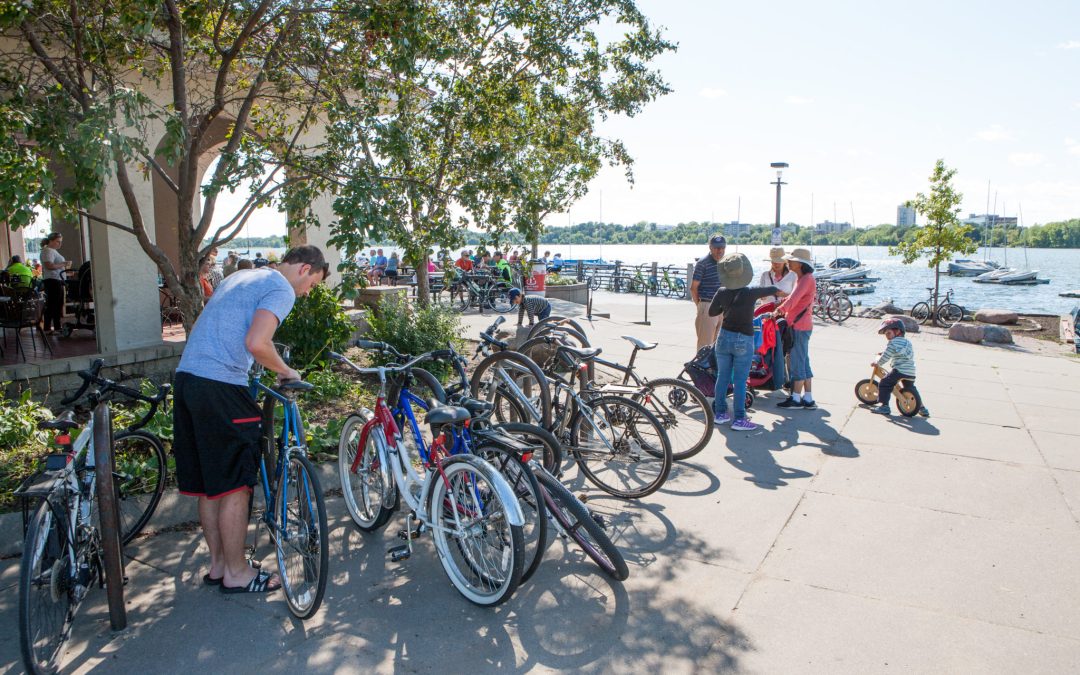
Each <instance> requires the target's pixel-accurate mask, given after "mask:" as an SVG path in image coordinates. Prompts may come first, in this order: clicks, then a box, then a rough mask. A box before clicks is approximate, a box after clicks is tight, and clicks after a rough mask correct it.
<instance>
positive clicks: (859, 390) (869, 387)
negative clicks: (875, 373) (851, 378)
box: [855, 380, 878, 405]
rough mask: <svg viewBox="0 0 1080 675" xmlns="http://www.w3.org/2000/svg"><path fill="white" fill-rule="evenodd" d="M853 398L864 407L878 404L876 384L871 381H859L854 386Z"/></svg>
mask: <svg viewBox="0 0 1080 675" xmlns="http://www.w3.org/2000/svg"><path fill="white" fill-rule="evenodd" d="M855 398H857V399H859V400H860V401H862V402H863V403H865V404H866V405H873V404H875V403H877V402H878V386H877V382H874V381H873V380H859V381H858V382H857V383H856V384H855Z"/></svg>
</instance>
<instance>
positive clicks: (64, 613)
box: [14, 359, 169, 673]
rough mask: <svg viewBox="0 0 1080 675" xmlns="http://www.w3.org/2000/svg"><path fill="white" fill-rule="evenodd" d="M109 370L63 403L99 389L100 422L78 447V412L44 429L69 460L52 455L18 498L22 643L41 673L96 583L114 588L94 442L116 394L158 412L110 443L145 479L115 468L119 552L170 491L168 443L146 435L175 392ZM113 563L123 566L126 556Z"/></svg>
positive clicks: (95, 396) (88, 375)
mask: <svg viewBox="0 0 1080 675" xmlns="http://www.w3.org/2000/svg"><path fill="white" fill-rule="evenodd" d="M103 363H104V362H103V361H102V360H101V359H98V360H96V361H95V362H94V364H93V365H92V366H91V368H90V369H89V370H85V371H79V373H78V375H79V377H81V378H82V380H83V384H82V386H81V387H80V389H79V390H78V391H77V392H76V393H75V394H74V395H73V396H69V397H67V398H65V399H64V400H63V401H62V403H63V404H64V405H71V404H73V403H75V402H77V401H79V400H80V399H81V398H82V397H83V395H84V394H86V393H87V390H88V389H89V388H90V387H91V386H93V387H94V388H93V389H92V390H91V391H90V393H89V394H88V401H89V403H90V406H91V407H92V408H94V409H95V417H96V418H97V422H96V423H95V417H92V418H91V420H90V422H89V423H87V424H86V426H84V427H83V428H82V430H81V431H80V432H79V434H78V436H77V437H76V438H75V440H74V441H73V440H72V438H71V432H72V431H73V430H74V429H77V428H79V426H80V425H79V423H78V422H75V420H74V415H73V413H71V412H70V411H69V412H67V413H65V414H64V415H61V416H60V417H58V418H56V419H53V420H48V421H45V422H41V423H39V424H38V428H39V429H42V430H47V431H55V432H56V434H57V435H56V443H57V445H58V446H59V447H60V448H61V449H62V450H63V453H60V454H52V455H49V456H48V457H47V458H46V462H45V468H44V470H43V471H41V472H39V473H37V474H34V475H33V476H31V477H30V478H28V479H27V480H26V481H24V483H23V485H22V486H21V487H20V488H19V489H18V490H17V491H16V492H15V493H14V494H15V496H16V497H19V498H21V499H22V500H23V503H24V508H25V509H26V510H25V511H24V517H26V520H25V522H24V524H25V526H26V531H25V541H24V545H23V556H22V560H21V562H20V570H19V643H20V647H21V650H22V656H23V663H24V665H25V666H26V669H27V671H29V672H33V673H37V672H52V671H54V670H55V669H56V667H57V665H58V660H59V657H60V654H61V652H62V650H63V646H64V643H65V642H66V641H67V637H68V635H69V633H70V631H71V626H72V623H73V621H74V619H75V615H76V613H77V612H78V608H79V605H80V604H81V603H82V600H83V599H84V598H85V596H86V593H87V592H88V591H89V589H90V588H91V587H92V586H93V585H94V584H95V583H96V584H98V585H99V586H104V584H105V583H106V578H105V564H106V560H105V555H106V551H105V547H106V546H109V545H110V542H109V540H108V538H107V537H106V538H104V539H103V538H102V536H101V530H100V529H99V525H98V523H97V522H95V521H96V520H97V518H98V508H97V507H98V503H99V499H100V498H101V494H100V489H101V488H102V484H103V483H99V481H98V473H97V471H96V469H97V467H96V461H95V459H96V458H95V450H96V448H95V445H94V434H95V424H106V425H109V424H111V416H110V412H109V409H108V406H107V405H106V406H104V407H102V408H100V409H99V408H98V404H99V403H102V402H106V401H107V400H108V397H109V396H110V394H113V393H119V394H121V395H123V396H126V397H128V398H132V399H135V400H142V401H146V402H148V403H149V404H150V408H149V410H148V411H147V412H146V414H145V415H144V416H143V417H142V418H141V419H140V420H138V421H137V422H136V423H135V424H134V425H133V426H132V427H131V428H130V429H128V430H126V431H124V432H122V433H119V434H116V435H115V436H113V434H112V431H111V429H110V430H109V431H108V433H107V434H105V436H104V437H106V438H112V446H113V448H112V451H113V454H114V455H116V456H119V457H121V458H122V459H121V462H120V464H121V467H122V468H127V466H126V463H127V462H129V461H132V460H136V461H139V462H140V463H141V464H142V466H141V468H142V469H143V471H144V472H145V473H144V474H143V475H142V476H140V477H139V478H135V477H133V476H127V475H125V474H121V473H118V472H117V470H116V469H115V468H114V469H113V471H112V476H111V478H112V480H111V481H108V482H111V483H112V485H113V486H114V489H115V490H116V493H117V494H116V495H115V496H116V498H117V511H118V516H119V517H118V519H117V524H118V526H119V528H118V529H119V532H118V537H117V540H116V541H115V545H117V547H119V545H120V543H121V541H123V542H125V543H126V542H127V541H130V540H131V539H132V538H133V537H134V536H135V535H136V534H138V532H139V531H140V530H141V529H142V527H143V526H145V524H146V522H147V521H148V520H149V519H150V517H151V516H152V515H153V512H154V509H155V507H156V506H157V503H158V501H159V499H160V498H161V492H162V491H163V490H164V482H165V466H166V465H165V453H164V451H163V450H162V449H161V443H160V441H158V440H157V439H156V438H154V437H153V436H151V435H150V434H146V433H145V432H140V431H139V428H140V427H142V426H144V425H145V424H147V423H148V422H149V421H150V419H152V418H153V416H154V414H155V413H156V412H157V408H158V406H159V405H160V404H161V403H163V402H164V401H165V399H166V397H167V395H168V392H169V386H168V385H163V386H162V387H160V388H159V389H158V394H157V395H156V396H153V397H150V396H145V395H143V394H142V393H141V392H138V391H136V390H134V389H131V388H129V387H125V386H123V385H120V384H117V383H116V382H113V381H112V380H108V379H106V378H102V377H100V375H99V373H100V371H101V368H102V365H103ZM105 489H107V488H105ZM143 490H145V492H144V491H143ZM123 504H126V505H127V507H126V508H124V507H123V506H121V505H123ZM110 555H113V556H114V558H115V560H116V561H117V564H118V565H119V558H120V551H119V548H117V549H116V550H115V551H114V552H113V553H112V554H110ZM110 583H122V579H121V578H116V579H112V580H110Z"/></svg>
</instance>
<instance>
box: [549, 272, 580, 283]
mask: <svg viewBox="0 0 1080 675" xmlns="http://www.w3.org/2000/svg"><path fill="white" fill-rule="evenodd" d="M546 283H547V285H548V286H570V285H571V284H576V283H578V280H577V279H575V278H574V277H564V276H562V275H560V274H558V273H556V272H548V275H547V282H546Z"/></svg>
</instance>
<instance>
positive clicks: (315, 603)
mask: <svg viewBox="0 0 1080 675" xmlns="http://www.w3.org/2000/svg"><path fill="white" fill-rule="evenodd" d="M294 481H295V485H293V486H292V489H291V490H290V489H288V488H289V486H290V485H292V484H293V482H294ZM274 501H275V507H274V523H275V524H276V526H277V531H276V532H274V533H273V540H274V547H275V549H276V551H277V562H278V573H279V574H280V575H281V590H282V591H283V592H284V594H285V601H286V603H287V604H288V605H289V611H290V612H292V613H293V616H295V617H296V618H298V619H301V620H303V619H310V618H311V617H312V616H314V615H315V612H317V611H319V606H320V605H321V604H322V599H323V595H324V594H325V593H326V578H327V575H328V573H329V564H330V529H329V527H328V526H327V524H326V501H325V498H324V497H323V492H322V486H321V485H320V484H319V476H318V474H316V473H315V470H314V468H313V467H312V466H311V461H310V460H309V459H308V458H307V457H305V456H304V455H302V454H293V453H292V452H290V454H289V456H288V460H287V463H286V465H285V472H284V473H283V474H282V475H281V476H280V478H279V479H278V486H277V491H276V494H275V500H274ZM290 504H295V512H290V509H289V505H290ZM312 507H314V512H313V511H312ZM278 519H284V522H282V521H280V520H278ZM291 524H295V526H296V530H295V531H293V530H291V529H290V527H289V526H290V525H291ZM290 545H291V546H292V548H293V551H295V553H297V554H299V555H298V557H297V559H296V560H293V559H292V558H293V556H289V555H288V551H287V550H286V547H287V546H290ZM315 556H317V557H315Z"/></svg>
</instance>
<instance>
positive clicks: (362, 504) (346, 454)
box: [338, 413, 396, 532]
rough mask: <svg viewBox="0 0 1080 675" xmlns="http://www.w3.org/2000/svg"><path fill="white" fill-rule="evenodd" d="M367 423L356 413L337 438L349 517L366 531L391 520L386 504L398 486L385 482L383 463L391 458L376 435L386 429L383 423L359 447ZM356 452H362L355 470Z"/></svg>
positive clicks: (350, 417)
mask: <svg viewBox="0 0 1080 675" xmlns="http://www.w3.org/2000/svg"><path fill="white" fill-rule="evenodd" d="M366 423H367V419H366V418H365V417H364V416H362V415H359V414H356V413H353V414H352V415H349V417H348V418H346V420H345V424H344V425H343V426H342V428H341V438H340V440H339V441H338V478H339V479H340V480H341V492H342V495H343V496H344V498H345V509H346V510H347V511H348V512H349V517H350V518H352V520H353V522H354V523H356V526H357V527H359V528H360V529H361V530H363V531H364V532H372V531H374V530H378V529H379V528H381V527H383V526H384V525H386V522H387V521H388V520H390V516H391V515H392V514H393V512H394V509H393V508H392V507H389V506H386V504H387V503H389V502H390V499H389V497H390V495H391V493H390V491H391V490H394V491H395V494H394V495H393V496H396V489H395V487H394V486H393V485H392V484H391V485H387V484H386V483H385V479H384V477H383V473H382V471H381V470H380V466H381V465H382V463H383V462H384V461H388V458H387V457H386V454H385V453H383V452H380V448H379V445H378V441H377V440H376V439H375V435H376V434H381V433H383V429H382V427H378V426H376V427H373V428H372V433H370V434H368V436H367V439H366V440H365V443H364V447H363V448H360V447H359V443H360V435H361V429H362V428H363V426H364V424H366ZM357 453H360V455H361V459H360V463H359V465H358V466H357V470H356V471H355V472H353V471H352V464H353V461H354V460H355V459H356V456H357ZM392 480H393V479H392V478H391V481H392Z"/></svg>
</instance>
